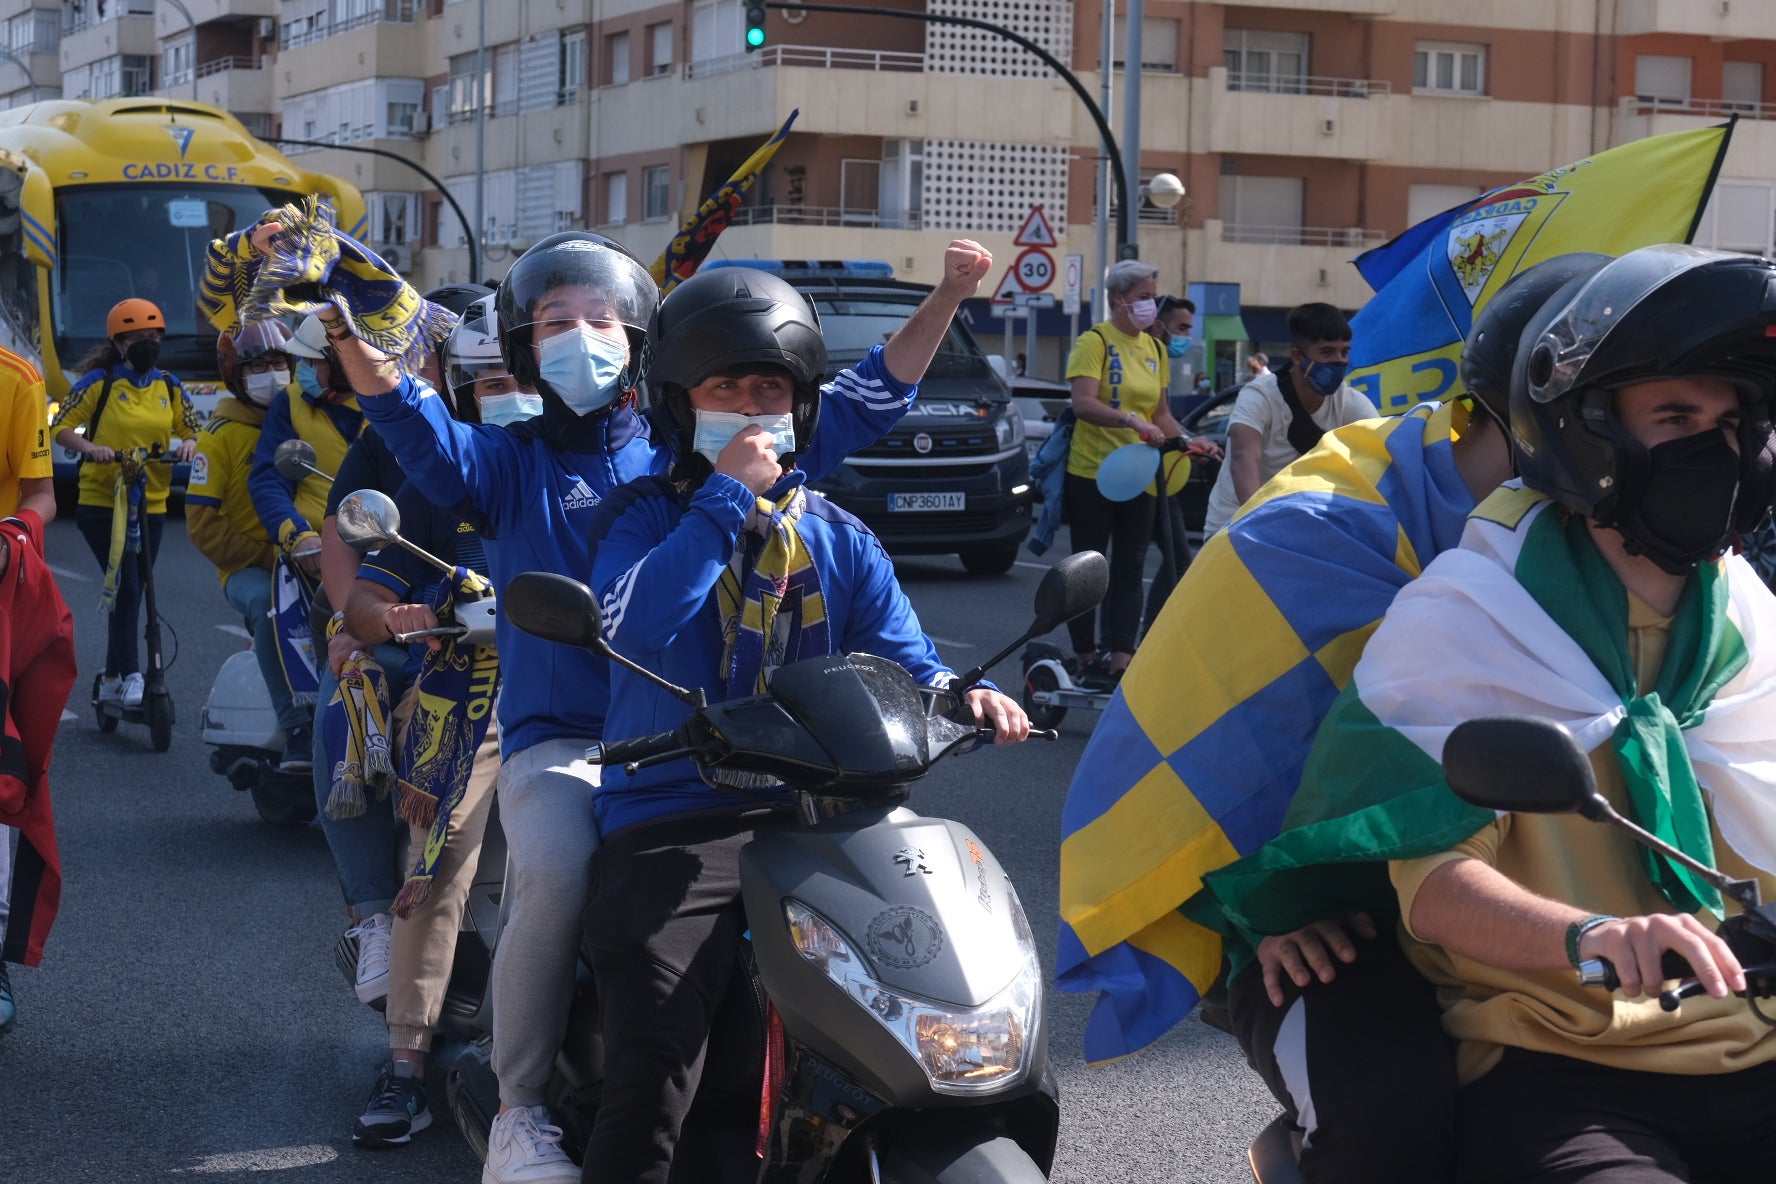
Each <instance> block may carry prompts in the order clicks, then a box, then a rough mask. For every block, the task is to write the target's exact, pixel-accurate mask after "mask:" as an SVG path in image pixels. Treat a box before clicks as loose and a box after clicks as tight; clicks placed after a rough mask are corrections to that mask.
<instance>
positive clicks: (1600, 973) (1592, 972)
mask: <svg viewBox="0 0 1776 1184" xmlns="http://www.w3.org/2000/svg"><path fill="white" fill-rule="evenodd" d="M1659 972H1660V973H1661V974H1663V975H1664V976H1665V979H1666V981H1668V982H1669V981H1670V980H1672V979H1687V978H1690V977H1692V976H1693V975H1694V974H1695V973H1696V972H1695V970H1693V969H1692V968H1691V966H1690V961H1689V959H1688V958H1685V957H1684V956H1683V955H1682V954H1679V953H1677V952H1676V951H1674V950H1666V951H1665V956H1664V958H1663V959H1662V960H1661V961H1660V964H1659ZM1579 985H1580V986H1581V987H1601V988H1603V989H1604V990H1606V991H1614V990H1615V989H1617V988H1618V987H1620V986H1621V985H1622V980H1621V977H1620V976H1619V975H1617V974H1616V967H1615V964H1614V963H1613V962H1611V961H1610V960H1609V959H1608V958H1587V959H1586V960H1585V961H1583V962H1581V963H1579ZM1697 985H1698V986H1700V984H1697ZM1682 990H1683V988H1681V987H1680V988H1678V989H1677V990H1673V991H1666V992H1665V993H1664V994H1663V995H1661V996H1660V997H1659V1005H1660V1006H1661V1007H1663V1008H1664V1009H1665V1010H1666V1011H1676V1010H1677V1004H1678V1001H1679V1000H1680V999H1682V998H1683V995H1682V993H1681V992H1682Z"/></svg>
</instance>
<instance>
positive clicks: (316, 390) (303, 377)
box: [296, 361, 327, 399]
mask: <svg viewBox="0 0 1776 1184" xmlns="http://www.w3.org/2000/svg"><path fill="white" fill-rule="evenodd" d="M296 384H297V385H298V386H300V387H301V388H302V393H303V394H305V395H307V396H308V397H309V398H311V399H325V398H326V397H327V388H326V387H324V386H322V385H321V376H320V374H319V373H317V372H316V371H315V366H314V363H313V362H307V361H303V362H297V363H296Z"/></svg>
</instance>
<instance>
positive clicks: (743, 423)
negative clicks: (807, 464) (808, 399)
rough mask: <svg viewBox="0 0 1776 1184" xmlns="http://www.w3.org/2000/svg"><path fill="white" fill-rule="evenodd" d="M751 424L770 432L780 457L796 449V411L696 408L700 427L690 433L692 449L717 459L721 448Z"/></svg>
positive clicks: (698, 453)
mask: <svg viewBox="0 0 1776 1184" xmlns="http://www.w3.org/2000/svg"><path fill="white" fill-rule="evenodd" d="M748 426H756V427H760V428H763V429H764V430H765V431H767V432H769V433H770V434H771V447H772V449H773V450H775V451H776V453H777V455H778V456H779V457H783V456H788V455H789V454H790V453H792V452H794V451H795V448H796V438H795V414H794V412H790V411H785V412H784V413H783V414H782V415H735V414H734V413H733V412H731V411H702V410H698V411H697V430H696V432H695V433H694V434H693V435H692V437H691V450H692V451H693V452H695V453H696V454H697V455H698V456H701V457H703V458H704V459H706V460H708V461H709V463H710V464H714V463H715V462H716V458H717V457H719V456H720V455H721V450H722V449H724V448H726V447H727V446H728V443H729V442H730V441H731V440H733V438H734V437H735V436H738V435H739V434H740V433H741V432H743V431H745V430H746V429H747V427H748Z"/></svg>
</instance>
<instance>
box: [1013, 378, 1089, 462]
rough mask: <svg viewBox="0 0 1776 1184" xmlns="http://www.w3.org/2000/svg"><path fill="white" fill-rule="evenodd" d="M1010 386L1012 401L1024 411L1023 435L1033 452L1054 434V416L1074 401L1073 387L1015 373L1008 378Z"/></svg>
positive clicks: (1032, 454) (1033, 454)
mask: <svg viewBox="0 0 1776 1184" xmlns="http://www.w3.org/2000/svg"><path fill="white" fill-rule="evenodd" d="M1005 383H1006V385H1007V386H1009V387H1010V388H1011V401H1012V402H1014V403H1016V404H1017V405H1018V410H1020V411H1021V412H1023V415H1024V438H1025V439H1026V440H1027V441H1028V443H1029V451H1030V455H1031V456H1035V455H1036V450H1037V449H1038V448H1040V447H1042V442H1043V441H1044V440H1046V439H1048V438H1049V436H1051V435H1053V434H1054V429H1055V419H1056V418H1057V417H1058V416H1059V415H1060V414H1061V412H1062V411H1064V410H1066V409H1067V407H1069V406H1070V405H1071V404H1072V402H1073V388H1072V387H1071V386H1070V385H1069V384H1067V383H1064V382H1049V381H1048V380H1047V379H1044V378H1031V377H1029V376H1028V375H1023V374H1014V375H1012V376H1011V377H1010V378H1008V379H1006V380H1005Z"/></svg>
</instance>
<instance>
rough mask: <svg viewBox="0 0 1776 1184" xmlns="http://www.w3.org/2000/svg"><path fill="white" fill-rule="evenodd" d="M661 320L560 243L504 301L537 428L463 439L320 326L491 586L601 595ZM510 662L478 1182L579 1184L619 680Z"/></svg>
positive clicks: (547, 652) (541, 651)
mask: <svg viewBox="0 0 1776 1184" xmlns="http://www.w3.org/2000/svg"><path fill="white" fill-rule="evenodd" d="M273 233H275V227H262V228H261V230H260V231H258V232H256V233H255V242H256V244H257V245H259V246H260V248H261V249H263V246H264V244H265V243H267V242H269V241H270V237H271V235H272V234H273ZM991 263H992V257H991V256H990V255H989V254H988V253H987V252H986V251H985V250H983V249H982V248H981V247H979V246H978V245H977V244H974V243H970V242H967V241H965V240H958V241H957V242H954V243H952V244H951V246H950V249H949V250H948V251H947V252H946V253H945V259H944V267H943V279H942V281H941V282H940V283H939V285H938V286H937V289H936V291H934V292H933V294H932V296H931V297H930V298H928V299H927V300H926V301H925V302H924V303H923V304H922V305H921V306H920V307H919V309H917V310H916V311H915V312H914V314H913V315H912V316H911V317H910V318H908V320H907V322H906V324H905V326H904V327H903V328H902V329H901V331H900V332H898V333H896V334H895V336H894V339H893V340H892V341H891V342H889V343H888V344H887V345H885V346H883V347H879V348H878V349H877V350H875V351H873V352H872V353H871V354H870V355H869V356H868V357H867V358H866V359H865V360H864V361H863V362H861V363H860V364H859V365H858V367H857V368H856V369H855V370H852V371H847V372H845V373H844V374H841V375H840V376H839V377H838V378H836V379H835V380H834V381H833V382H832V383H831V384H829V387H828V394H829V398H828V414H829V423H828V426H829V428H831V429H832V431H831V434H830V435H828V434H826V433H822V438H821V440H819V441H815V442H813V447H811V448H810V449H809V450H808V451H807V452H805V453H804V454H803V467H804V471H806V472H807V473H808V474H809V475H810V476H822V475H824V474H826V473H828V472H830V471H832V469H833V468H835V467H836V466H837V465H838V464H839V463H840V461H842V460H843V459H844V457H845V456H846V455H847V454H848V453H849V452H850V451H852V450H854V449H856V448H859V447H862V446H864V445H866V444H868V443H871V442H873V441H874V440H876V439H879V438H880V437H881V435H882V434H883V433H884V432H886V431H887V430H888V429H889V428H890V427H892V426H893V424H894V423H895V422H896V421H897V420H898V419H899V417H900V416H901V415H902V414H904V413H905V410H906V408H907V406H908V405H909V403H910V401H911V399H912V397H913V395H914V394H915V393H916V386H915V384H916V382H917V380H918V379H919V378H920V377H921V376H922V375H923V374H924V371H925V367H926V366H927V365H929V364H930V360H931V358H932V356H933V355H934V354H935V352H936V350H937V346H938V343H939V342H940V341H941V340H942V337H943V334H944V333H945V332H946V331H947V330H948V328H949V324H950V322H951V320H952V319H953V317H954V316H955V312H956V309H957V307H958V306H959V305H960V304H961V302H962V300H963V299H965V298H966V297H968V296H971V295H973V294H974V290H975V288H976V287H977V286H978V285H979V282H980V280H981V278H982V276H984V275H985V273H986V270H987V268H988V267H990V266H991ZM658 303H659V295H658V289H657V288H656V287H655V285H654V283H653V280H652V279H651V278H650V277H649V276H648V274H647V270H646V268H645V267H643V266H642V265H641V264H640V263H639V262H638V261H637V260H636V259H635V258H634V257H633V256H631V255H630V254H629V253H628V252H627V251H626V250H624V249H623V248H622V247H621V246H619V245H618V244H616V243H614V242H612V241H611V240H609V239H606V238H604V237H602V236H600V235H596V234H590V233H586V232H579V231H574V232H566V233H563V234H557V235H552V236H550V237H549V238H546V239H544V240H543V241H542V242H539V243H538V244H536V245H535V246H534V247H532V248H531V249H530V250H529V251H527V252H525V254H524V255H523V256H522V257H521V258H520V259H519V260H518V261H517V262H516V263H514V264H513V265H512V269H511V271H510V272H508V273H507V276H506V279H505V281H504V282H503V283H502V284H501V285H500V289H499V299H498V300H497V301H496V308H495V315H496V317H497V321H498V327H497V331H498V334H499V338H500V342H501V351H502V354H503V356H504V357H505V360H506V362H507V364H508V366H509V367H510V372H511V374H512V375H513V377H514V378H516V379H517V380H518V381H519V382H520V384H522V385H527V386H533V387H534V388H535V389H536V390H537V391H538V392H539V393H540V394H541V395H542V397H543V413H542V415H540V416H538V417H536V418H535V419H532V420H530V421H528V422H525V423H520V424H516V425H512V426H509V427H492V426H489V425H485V424H482V425H470V424H462V423H459V422H457V421H456V420H455V419H454V418H453V417H452V416H451V415H450V414H449V412H448V410H447V409H446V408H445V407H443V406H442V400H439V399H437V398H436V397H435V396H434V395H433V393H432V392H431V391H430V390H429V389H428V388H425V387H424V386H422V385H421V384H418V383H416V382H415V381H414V379H413V378H412V377H411V376H409V375H406V374H404V373H403V372H402V369H401V367H400V365H399V364H398V363H397V362H396V361H395V360H394V359H390V358H387V357H385V356H384V355H381V354H380V353H378V352H377V351H375V350H374V349H372V348H371V347H369V346H368V345H366V344H364V343H363V342H362V341H361V340H360V339H358V338H355V337H354V336H353V335H352V334H351V332H350V329H349V326H348V324H347V322H346V321H345V319H344V318H343V317H341V318H339V319H338V320H337V321H335V322H334V323H333V324H331V325H329V326H328V338H329V343H330V344H331V345H332V346H333V347H334V348H335V349H337V350H338V351H339V353H340V356H341V358H342V359H343V361H344V363H345V365H346V367H347V369H348V371H350V373H351V374H352V377H353V384H354V386H355V387H356V389H357V390H358V392H359V394H360V395H362V396H364V397H365V405H366V407H367V409H368V411H369V413H370V415H371V417H372V418H373V419H374V420H375V422H376V424H377V427H378V429H379V430H380V431H381V432H382V434H383V436H384V438H385V439H386V440H387V441H388V443H389V445H390V446H391V447H392V448H394V450H395V452H396V454H397V455H398V456H399V457H400V458H401V461H402V465H403V467H404V468H405V469H406V470H407V474H408V476H409V478H410V479H411V480H412V481H413V482H414V484H415V485H416V486H417V487H418V488H419V489H420V490H421V491H422V492H424V493H425V494H426V495H427V496H428V497H430V498H431V499H432V500H433V501H435V502H437V503H438V504H440V505H447V506H456V507H458V508H460V509H463V510H464V511H465V512H466V513H469V514H471V515H479V516H480V517H481V519H482V521H480V522H477V523H476V525H477V527H478V528H479V529H482V530H483V531H484V534H485V537H486V538H487V541H488V558H489V561H490V564H491V567H492V570H493V573H494V577H495V580H494V582H495V584H496V586H500V585H503V584H504V583H505V582H506V581H508V580H510V579H511V577H512V576H513V575H514V574H516V573H518V572H521V571H532V570H542V571H554V572H560V573H563V574H566V575H570V576H573V577H574V578H576V579H580V580H589V579H590V578H591V575H592V553H591V545H590V542H589V536H588V528H589V526H590V523H591V520H592V516H593V514H594V511H595V510H596V508H597V506H598V505H599V503H600V502H602V501H603V499H604V498H605V497H606V496H607V495H608V494H609V493H610V491H611V490H613V489H615V488H616V487H617V486H618V485H621V484H623V483H624V482H626V481H629V480H632V479H634V478H636V477H642V476H647V475H649V474H651V473H655V472H659V471H661V470H662V469H663V468H664V466H665V464H666V459H667V457H666V453H664V452H663V451H662V450H660V449H659V448H658V447H657V446H656V445H655V444H654V442H653V441H652V439H651V438H650V433H649V429H648V426H647V424H646V423H645V422H644V421H643V420H642V418H641V417H640V415H638V414H637V413H636V411H635V410H634V409H633V407H632V405H631V404H632V398H631V396H632V393H633V392H634V390H635V388H636V385H637V384H638V382H639V381H640V378H641V375H642V373H643V371H644V370H645V369H646V361H647V353H648V345H649V342H648V326H649V324H650V323H651V321H652V318H653V314H654V311H655V309H656V307H657V305H658ZM499 645H500V654H501V658H502V661H503V662H504V663H505V664H506V665H507V666H508V668H511V669H519V670H523V671H524V672H525V677H524V678H522V679H517V680H513V681H512V682H511V683H509V684H508V685H507V687H506V690H505V693H504V694H503V695H502V696H501V702H500V722H501V728H502V744H503V752H504V755H505V762H506V763H505V764H504V766H503V767H502V769H501V771H500V780H499V791H498V792H499V798H500V816H501V820H502V823H503V825H504V827H505V830H506V837H507V842H508V848H509V852H510V870H509V873H508V878H507V883H506V887H507V892H508V893H509V898H510V900H511V902H512V903H511V911H510V914H509V917H508V920H507V923H506V928H505V929H504V931H503V932H502V934H501V939H500V945H499V951H498V954H497V956H496V959H495V965H494V981H493V992H494V995H493V997H494V1001H495V1003H494V1042H493V1044H494V1069H495V1072H496V1073H497V1074H498V1076H499V1079H500V1094H501V1112H500V1115H499V1117H498V1118H497V1119H496V1121H495V1123H494V1129H493V1131H492V1133H491V1136H490V1147H489V1155H488V1162H487V1165H486V1168H485V1169H484V1173H483V1180H484V1181H486V1182H487V1184H506V1182H507V1181H517V1180H523V1181H526V1182H527V1184H534V1182H536V1181H558V1180H559V1181H570V1180H577V1179H578V1178H579V1171H578V1169H577V1168H575V1167H574V1166H573V1164H572V1162H571V1161H570V1160H569V1159H568V1158H567V1156H566V1154H565V1153H564V1152H563V1151H562V1149H561V1146H560V1132H559V1129H558V1128H556V1127H554V1126H552V1125H550V1124H549V1123H548V1114H547V1111H546V1110H545V1108H544V1105H543V1100H544V1098H543V1091H544V1087H545V1086H546V1085H547V1083H548V1080H549V1076H550V1072H551V1069H552V1065H553V1061H554V1057H555V1053H556V1051H557V1049H559V1047H560V1045H561V1040H562V1036H563V1034H564V1031H565V1028H566V1023H567V1013H568V1006H569V1003H570V1002H571V999H572V993H573V974H574V965H575V962H576V960H577V955H578V936H579V926H580V915H581V913H582V911H583V910H584V907H585V901H586V896H587V891H588V878H587V877H588V868H589V864H590V856H591V854H592V852H593V850H595V849H596V847H597V844H598V830H597V825H596V822H595V821H594V818H593V815H592V811H591V791H592V789H593V788H594V787H595V786H596V785H597V783H598V772H599V771H598V768H597V767H596V766H594V765H589V764H587V763H586V761H585V760H584V759H583V754H584V751H585V749H586V747H587V745H589V744H591V743H594V742H596V741H598V740H599V739H600V738H601V737H602V735H603V728H604V717H605V712H606V709H607V707H608V705H609V701H610V690H609V686H610V683H609V678H610V675H609V671H608V669H607V664H606V663H604V662H602V661H598V660H596V659H594V658H592V657H591V656H590V655H587V654H584V653H582V652H580V651H577V650H569V649H566V648H564V647H559V646H552V645H549V644H548V643H546V642H543V641H540V640H538V639H536V638H532V637H530V636H529V635H528V634H525V633H522V632H520V631H518V630H516V629H513V628H511V627H510V626H508V625H507V624H506V623H505V622H504V621H503V620H502V621H501V623H500V633H499Z"/></svg>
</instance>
